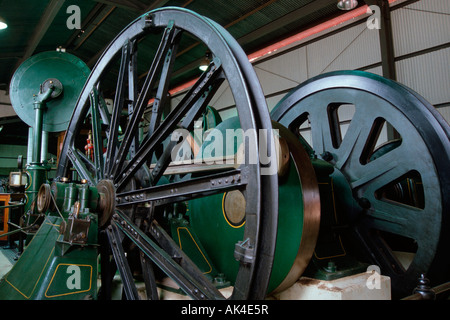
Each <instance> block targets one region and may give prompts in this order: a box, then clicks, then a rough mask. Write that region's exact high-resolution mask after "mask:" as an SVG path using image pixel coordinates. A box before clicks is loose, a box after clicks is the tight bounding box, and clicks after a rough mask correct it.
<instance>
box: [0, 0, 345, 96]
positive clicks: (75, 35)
mask: <svg viewBox="0 0 450 320" xmlns="http://www.w3.org/2000/svg"><path fill="white" fill-rule="evenodd" d="M57 1H58V0H40V1H32V0H3V1H0V16H1V17H3V18H5V19H6V20H7V21H8V23H9V28H8V29H6V30H3V31H1V32H0V89H1V88H3V89H6V88H7V87H8V84H9V81H10V79H11V77H12V74H13V72H14V70H15V68H16V67H17V66H18V65H17V64H18V63H20V61H21V60H23V59H24V58H27V57H24V56H23V54H24V52H25V50H26V47H27V45H29V42H30V40H31V37H32V35H33V33H36V32H42V30H39V29H38V28H39V22H40V19H41V17H42V16H43V15H44V14H45V12H46V9H47V7H48V6H49V5H51V4H54V3H55V2H57ZM335 2H336V1H335V0H315V1H313V0H266V1H262V0H246V1H242V0H229V1H222V0H209V1H200V0H156V1H155V0H145V1H137V0H127V1H125V0H97V1H93V0H70V1H64V3H63V5H62V6H61V9H60V10H59V11H58V13H57V14H56V16H55V17H54V19H53V20H52V21H51V23H50V24H49V26H48V29H47V30H45V32H43V34H42V38H41V39H40V41H39V42H38V43H37V44H36V43H35V45H36V48H35V50H34V51H33V54H36V53H38V52H41V51H47V50H55V49H56V48H57V47H59V46H62V47H65V48H66V49H67V51H68V52H70V53H73V54H75V55H76V56H78V57H80V58H81V59H82V60H84V61H85V62H86V63H88V65H90V66H91V67H92V66H93V65H94V63H95V62H96V59H98V57H99V56H100V53H101V52H102V51H103V50H104V48H105V47H106V46H107V45H108V44H109V42H110V41H111V40H112V39H113V38H114V37H115V36H116V35H117V34H118V33H119V32H120V31H121V30H122V29H123V28H124V27H126V26H127V25H128V24H129V23H130V22H131V21H133V20H134V19H135V18H137V17H139V16H140V15H141V14H142V13H144V12H145V11H146V9H148V8H152V7H158V6H181V7H186V8H187V9H190V10H193V11H195V12H197V13H199V14H201V15H204V16H207V17H209V18H211V19H212V20H214V21H216V22H217V23H219V24H220V25H222V26H225V27H226V28H227V29H228V31H229V32H230V33H231V34H232V35H233V36H234V37H235V38H237V39H244V40H245V41H242V42H241V45H242V47H243V48H244V50H245V51H246V52H248V53H250V52H251V51H252V50H255V49H257V48H260V47H262V46H264V45H267V44H270V43H272V42H275V41H277V40H279V39H280V38H282V37H283V36H286V35H288V34H290V33H292V32H296V31H297V32H298V31H300V29H301V28H304V27H305V26H307V25H310V24H312V23H314V21H315V20H317V19H323V18H326V17H327V16H329V15H333V14H335V13H336V12H337V11H338V10H337V8H336V5H335ZM70 5H77V6H78V7H79V8H80V9H81V10H80V11H81V21H83V22H85V24H86V25H84V26H83V30H84V33H82V32H81V31H80V30H70V29H68V28H67V26H66V21H67V18H68V17H69V13H67V12H66V9H67V7H68V6H70ZM304 6H314V7H313V8H315V10H313V11H314V12H315V11H317V12H315V13H313V14H308V15H306V16H303V15H302V11H298V17H296V19H294V20H293V21H291V20H292V19H291V20H289V21H287V22H286V23H284V22H283V18H284V17H286V16H287V15H289V14H290V13H291V12H293V11H296V10H301V9H300V8H303V7H304ZM322 7H325V9H323V10H322V9H321V8H322ZM280 21H281V23H280ZM272 25H273V28H272ZM269 27H270V28H269ZM261 28H263V29H261ZM269 29H270V30H269ZM258 30H263V31H262V32H258ZM268 30H269V31H268ZM246 35H250V36H249V37H248V38H245V36H246ZM243 37H244V38H243ZM191 45H192V40H191V41H185V42H182V43H181V44H180V50H184V49H186V48H188V47H189V46H191ZM140 50H142V51H145V52H146V53H148V54H151V53H152V52H153V51H154V50H155V49H152V48H142V49H140ZM205 50H206V48H205V47H204V46H200V45H197V46H193V47H192V48H191V49H190V50H185V52H184V54H183V56H182V57H179V59H178V60H177V64H176V66H175V68H176V69H179V70H183V71H182V72H181V71H180V74H179V79H178V81H186V80H187V79H189V78H190V77H193V76H195V72H196V70H195V69H196V68H192V70H190V71H189V70H185V69H187V68H186V65H189V64H190V63H193V62H194V61H196V60H199V59H201V58H202V57H203V56H204V54H205ZM145 68H146V66H144V67H143V69H142V70H140V71H139V72H141V73H142V72H145V71H144V70H145Z"/></svg>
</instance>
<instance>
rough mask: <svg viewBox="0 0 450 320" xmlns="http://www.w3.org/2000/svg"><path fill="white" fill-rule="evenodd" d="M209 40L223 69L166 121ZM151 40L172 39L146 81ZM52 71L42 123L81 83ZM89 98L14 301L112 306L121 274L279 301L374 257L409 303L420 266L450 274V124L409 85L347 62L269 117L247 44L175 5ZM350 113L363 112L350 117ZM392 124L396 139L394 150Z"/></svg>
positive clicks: (130, 281)
mask: <svg viewBox="0 0 450 320" xmlns="http://www.w3.org/2000/svg"><path fill="white" fill-rule="evenodd" d="M192 38H195V39H198V41H199V43H200V45H202V46H205V48H206V49H207V50H208V52H211V60H210V64H209V67H208V68H207V69H206V71H203V72H202V73H199V74H196V75H195V76H198V78H196V81H194V84H193V85H192V87H191V88H189V89H188V90H187V91H186V92H185V93H184V94H183V95H182V96H181V98H180V99H176V101H172V102H173V103H174V105H172V106H171V108H170V109H171V111H170V112H169V113H166V112H165V111H166V110H167V109H169V102H170V101H169V88H170V85H171V84H172V81H174V80H176V72H174V71H173V69H174V66H176V64H177V62H178V61H177V51H178V50H183V46H186V45H187V44H188V43H189V41H191V39H192ZM143 43H154V44H155V46H154V48H153V49H154V50H153V51H152V52H151V53H150V52H149V51H148V50H146V51H145V53H146V54H145V57H146V59H148V60H149V61H147V63H146V64H145V68H146V69H147V72H146V73H145V74H146V76H145V78H143V79H142V80H141V81H140V82H139V81H137V70H138V67H139V66H140V64H139V62H142V60H141V59H137V53H138V52H139V49H140V48H141V47H140V46H141V44H143ZM36 59H37V58H36ZM148 62H150V63H148ZM46 68H47V67H46ZM61 69H64V68H63V67H62V68H61ZM81 69H83V68H81ZM111 75H114V77H112V76H111ZM48 78H52V79H53V78H57V76H51V77H50V76H49V77H48ZM111 78H114V79H113V81H111ZM63 79H64V78H63ZM45 80H47V77H46V79H44V80H42V81H37V83H38V84H39V87H40V88H41V89H40V91H39V90H37V91H36V93H34V94H36V96H35V97H34V98H33V99H32V101H31V103H26V105H32V106H35V107H33V111H34V114H35V118H36V119H37V120H35V121H34V122H33V124H34V125H35V127H36V128H38V130H37V131H41V129H40V128H42V127H43V124H45V122H46V120H45V114H46V113H45V112H50V111H51V110H50V108H51V103H52V101H53V100H52V99H55V100H54V101H55V102H56V101H57V99H61V98H62V97H63V96H64V92H65V91H64V90H65V88H66V84H65V82H64V81H62V79H59V80H60V82H61V85H59V84H58V82H56V81H53V80H52V83H50V81H47V82H45V83H44V81H45ZM33 81H34V79H33ZM111 82H113V83H111ZM30 83H31V82H30ZM41 84H42V86H41ZM224 87H225V88H228V89H227V90H229V97H230V99H232V101H231V100H230V101H231V102H230V103H231V104H233V102H234V105H233V107H235V109H236V114H237V116H236V117H233V118H230V119H222V118H221V117H220V114H219V113H218V112H217V110H215V108H214V102H215V101H217V98H218V97H217V96H221V95H222V94H223V90H222V89H221V88H224ZM61 89H62V90H63V93H62V95H59V96H58V95H57V92H58V91H59V90H61ZM33 90H34V89H33ZM48 90H50V91H51V92H50V91H48ZM33 92H34V91H33ZM53 92H56V96H55V97H52V94H53ZM106 98H113V105H112V109H108V108H107V106H106V104H105V99H106ZM34 99H36V100H34ZM48 99H50V100H48ZM149 104H150V106H149ZM19 105H20V104H19ZM44 105H45V106H47V108H48V110H47V111H46V109H43V106H44ZM72 106H73V113H72V115H71V118H70V121H69V122H68V125H67V131H66V136H65V140H64V144H63V146H62V150H61V155H60V159H59V162H58V167H57V171H56V177H55V179H53V180H52V181H46V179H45V178H39V179H38V180H40V181H41V182H40V183H39V186H38V185H36V186H34V187H33V189H34V190H33V192H36V193H37V196H36V201H35V202H34V205H33V206H30V209H29V210H30V212H31V211H32V214H34V215H36V216H39V217H40V218H41V219H42V223H40V228H39V230H38V231H37V233H36V234H35V235H34V237H33V240H32V241H31V242H30V243H29V245H28V246H27V248H26V249H25V251H24V253H23V255H22V257H21V258H20V259H19V261H18V262H17V263H16V265H15V266H14V267H13V269H12V270H11V271H10V272H9V273H8V274H7V275H6V276H5V277H4V279H3V280H2V281H1V283H0V299H6V298H13V299H16V298H17V299H19V298H20V299H22V298H23V299H83V298H93V299H112V298H115V296H114V292H115V286H116V283H117V279H118V278H119V279H120V284H121V290H120V292H121V293H122V297H123V298H126V299H143V298H144V299H159V298H161V297H162V298H163V297H164V292H167V291H176V292H177V293H181V294H184V295H187V296H189V297H190V298H192V299H199V300H205V299H220V300H222V299H265V298H266V297H267V296H268V295H270V294H272V293H276V292H279V291H282V290H284V289H286V288H288V287H289V286H291V285H292V284H294V283H295V282H296V281H297V280H298V279H299V277H301V276H308V277H313V278H318V279H328V280H329V279H336V278H338V277H343V276H347V275H351V274H355V273H360V272H366V271H367V270H368V267H369V266H370V265H376V266H378V267H379V268H380V270H381V273H382V274H384V275H388V276H389V277H390V278H391V281H392V289H393V297H395V298H398V297H403V296H405V295H408V294H410V293H411V291H412V290H413V289H414V287H415V286H416V282H417V279H418V278H419V276H420V274H423V273H426V274H427V276H428V277H429V278H430V280H432V282H433V283H441V282H443V281H447V280H448V279H449V277H450V275H449V270H450V265H449V261H448V258H447V252H448V248H447V247H448V243H450V241H449V237H450V232H449V217H448V212H449V210H448V209H449V199H448V197H447V195H448V194H449V190H448V188H449V186H450V183H449V180H450V173H449V171H448V163H449V161H450V144H449V136H450V134H449V132H450V130H449V126H448V124H447V123H446V122H445V121H444V120H443V119H442V117H441V116H440V115H439V114H437V112H436V111H435V110H434V109H433V107H432V106H430V105H429V103H427V102H426V101H425V100H424V99H423V98H422V97H420V96H419V95H418V94H417V93H415V92H413V91H411V90H410V89H408V88H406V87H404V86H403V85H400V84H398V83H396V82H393V81H389V80H387V79H384V78H382V77H379V76H376V75H373V74H369V73H365V72H359V71H342V72H334V73H330V74H325V75H320V76H318V77H316V78H313V79H311V80H308V81H306V82H305V83H303V84H301V85H299V86H298V87H297V88H295V89H293V90H292V91H291V92H290V93H288V94H287V95H286V97H285V98H283V99H282V100H281V101H280V102H279V104H278V105H277V106H275V108H274V109H273V110H272V112H271V113H269V112H268V108H267V105H266V102H265V97H264V95H263V92H262V89H261V87H260V84H259V81H258V78H257V77H256V74H255V72H254V70H253V68H252V66H251V64H250V63H249V61H248V58H247V56H246V54H245V53H244V52H243V51H242V49H241V47H240V46H239V45H238V43H237V42H236V40H235V39H233V38H232V37H231V36H230V34H229V33H228V32H227V31H226V30H224V29H223V28H222V27H221V26H220V25H218V24H217V23H215V22H214V21H211V20H210V19H208V18H206V17H203V16H200V15H198V14H196V13H194V12H191V11H189V10H185V9H180V8H172V7H167V8H161V9H156V10H153V11H151V12H149V13H146V14H144V15H142V16H141V17H139V18H138V19H136V20H135V21H133V22H131V23H130V24H129V25H128V26H127V27H126V28H125V29H124V30H123V31H122V32H120V33H119V34H118V35H117V37H116V38H115V39H114V40H113V42H112V43H111V44H110V45H109V46H108V47H107V48H106V49H105V51H104V53H103V54H102V56H101V57H100V59H99V61H98V62H97V64H96V66H95V67H94V69H93V70H92V72H91V73H90V75H89V77H88V78H87V80H86V81H85V83H84V85H83V87H82V88H80V94H79V95H78V96H77V100H76V102H73V105H72ZM349 106H350V107H352V108H353V109H354V115H353V118H352V119H351V121H350V120H349V119H346V120H348V121H343V119H342V118H341V117H342V114H343V113H342V111H343V110H347V109H348V107H349ZM146 112H148V114H146ZM47 114H48V115H49V116H50V113H47ZM66 116H67V114H66ZM50 117H52V116H50ZM56 117H58V116H56ZM149 117H150V118H149ZM42 119H44V120H42ZM38 120H39V121H38ZM199 120H200V121H202V123H201V125H198V121H199ZM342 122H345V123H344V125H348V126H342ZM348 122H349V124H348ZM385 125H386V126H388V127H390V128H393V131H394V132H395V136H396V137H395V139H386V140H387V141H386V143H385V144H380V143H379V138H380V135H381V134H382V132H384V130H385V129H384V126H385ZM308 136H309V137H310V138H308ZM86 139H89V143H88V148H85V147H86ZM33 141H34V142H33V143H34V144H35V145H38V144H40V142H39V137H35V139H34V140H33ZM307 141H308V142H307ZM37 159H38V157H37V155H36V154H35V155H34V161H33V163H32V164H33V165H35V166H37V167H39V168H41V167H43V164H41V163H39V161H38V160H37ZM35 171H36V172H37V171H38V170H35ZM36 175H37V174H36ZM405 256H407V257H408V258H409V259H408V260H407V261H406V262H405V261H404V260H403V257H405ZM30 266H32V267H30ZM227 288H228V289H227ZM162 289H165V291H163V290H162Z"/></svg>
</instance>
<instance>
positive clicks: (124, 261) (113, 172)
mask: <svg viewBox="0 0 450 320" xmlns="http://www.w3.org/2000/svg"><path fill="white" fill-rule="evenodd" d="M226 34H227V32H226V31H225V30H224V29H223V28H221V27H219V26H217V25H215V24H212V23H211V22H210V21H209V20H207V19H205V18H203V17H202V16H200V15H198V14H195V13H193V12H191V11H188V10H184V9H178V8H163V9H158V10H154V11H151V12H149V13H147V14H145V15H143V16H142V17H140V18H139V19H136V20H135V21H133V22H132V23H131V24H130V25H129V26H128V27H127V28H125V29H124V30H123V31H122V32H121V33H120V34H119V35H118V36H117V37H116V38H115V39H114V41H113V42H112V43H111V44H110V45H109V47H108V48H107V49H106V50H105V52H104V53H103V55H102V57H101V58H100V60H99V61H98V62H97V64H96V65H95V67H94V69H93V71H92V73H91V75H90V77H89V79H88V81H87V82H86V84H85V86H84V89H83V91H82V93H81V95H80V97H79V99H78V102H77V106H76V108H75V111H74V113H73V115H72V118H71V121H70V123H69V127H68V130H67V134H66V137H65V141H64V145H63V149H62V152H61V154H62V155H61V158H60V162H59V165H58V171H57V175H58V176H59V177H65V176H69V175H70V174H71V173H72V172H75V173H76V175H77V176H78V178H79V179H81V178H82V179H86V180H87V182H88V183H89V184H91V185H93V186H97V187H98V189H99V190H100V192H101V193H107V194H108V196H104V197H103V199H110V200H109V203H102V208H103V209H104V210H103V209H102V210H103V214H102V216H101V217H100V224H101V227H102V230H103V231H102V234H103V235H104V236H102V235H101V237H100V238H103V239H104V242H103V243H102V245H101V248H102V250H103V253H102V290H101V292H102V295H101V297H104V298H109V296H108V295H109V294H110V291H111V289H110V288H111V281H112V276H113V274H114V272H113V271H114V268H115V266H117V269H118V270H119V272H120V275H121V278H122V282H123V284H124V293H125V296H126V298H128V299H137V298H139V295H138V292H137V289H136V286H135V281H136V278H135V277H134V275H136V274H139V275H140V277H141V279H142V278H143V279H144V282H145V287H146V289H147V290H146V291H147V297H152V298H157V294H156V285H155V276H154V272H153V267H154V266H157V267H158V268H159V269H161V270H162V271H163V272H164V273H165V274H166V275H168V276H169V277H170V278H171V279H172V280H174V281H175V283H176V284H177V285H178V286H179V287H180V288H181V289H182V290H183V291H184V292H185V293H186V294H187V295H189V296H190V297H191V298H194V299H223V298H224V297H223V295H222V294H221V293H220V292H219V291H218V290H217V288H216V287H215V286H214V284H213V283H212V282H211V281H210V279H208V278H207V277H206V276H205V275H203V273H202V272H201V271H200V270H199V268H198V267H197V266H196V265H195V264H194V263H193V262H192V261H191V259H190V258H189V257H188V256H187V255H186V254H185V253H184V252H183V251H182V250H180V248H179V246H178V244H177V243H176V242H175V241H174V240H173V239H172V238H171V237H170V236H169V233H170V230H168V228H167V215H166V214H167V212H168V211H170V210H172V209H173V208H174V207H180V206H182V204H183V203H184V202H185V201H187V200H190V199H194V198H201V197H204V196H210V195H212V194H216V193H223V192H225V191H232V190H241V191H242V192H243V194H244V195H245V200H246V204H247V205H246V207H245V215H246V227H245V231H244V233H243V237H242V239H241V241H245V242H246V243H247V244H248V246H247V247H246V248H243V250H244V251H245V261H244V258H242V260H241V261H240V263H239V270H238V273H237V279H236V283H235V286H234V290H233V293H232V295H231V298H234V299H261V298H263V297H264V295H265V293H266V291H267V286H268V282H269V276H270V270H271V268H272V261H273V254H274V243H275V241H274V239H275V236H276V223H277V210H276V208H277V199H278V197H277V192H278V189H277V177H276V175H261V164H260V162H259V161H256V163H244V164H242V165H240V166H239V167H236V168H235V167H233V168H225V169H223V168H220V170H216V169H212V168H210V169H209V172H208V174H207V175H204V176H202V177H201V178H198V179H190V176H191V172H190V170H191V167H189V166H185V167H184V168H183V171H182V172H180V171H177V172H174V171H173V170H172V171H171V162H172V160H173V159H172V151H173V150H174V148H175V147H177V145H178V143H179V140H175V139H174V137H175V134H177V129H179V128H182V129H184V130H187V131H192V130H193V128H194V121H195V120H197V119H198V118H199V117H201V115H202V113H203V112H204V111H205V109H206V107H207V106H208V104H209V103H210V102H211V101H212V100H213V98H214V96H215V93H216V91H217V90H218V88H219V87H220V86H221V85H222V84H224V83H226V82H228V85H229V87H230V90H231V93H232V95H233V97H234V100H235V104H236V109H237V113H238V116H239V122H240V126H241V127H242V128H243V129H244V130H247V131H248V132H252V133H251V134H252V135H254V137H253V138H254V139H255V141H257V135H258V130H260V129H264V130H268V131H269V132H271V122H270V117H269V114H268V112H267V106H266V105H265V102H264V96H263V93H262V90H261V88H260V87H259V83H258V82H257V81H256V82H255V81H251V80H253V79H255V78H256V75H255V74H254V71H253V69H252V68H251V67H248V65H249V62H248V60H245V61H244V60H243V59H242V57H243V56H245V55H244V54H240V55H237V54H236V52H239V51H242V49H240V47H239V46H238V45H237V42H236V41H235V40H233V39H231V38H230V37H228V36H225V35H226ZM192 38H194V39H198V40H199V41H200V42H201V43H202V44H203V45H204V46H205V47H206V48H207V49H208V50H209V51H210V52H211V53H212V57H213V58H212V60H211V63H210V65H209V67H208V69H207V70H206V71H204V72H203V73H202V74H201V75H200V77H199V78H198V80H197V81H196V82H195V83H194V85H193V86H192V88H191V89H190V90H189V91H188V92H187V93H186V94H185V95H184V97H183V98H182V99H181V101H180V102H179V103H178V104H177V105H176V106H174V107H173V108H172V110H170V112H169V113H167V114H165V117H163V110H164V109H165V108H167V105H168V103H169V101H168V99H167V96H168V92H169V87H170V83H171V79H172V78H173V76H174V72H173V70H174V66H175V65H176V64H177V57H176V56H177V55H176V53H177V51H178V50H182V49H183V48H184V47H185V46H186V45H187V44H189V41H191V39H192ZM148 43H152V44H153V46H152V47H153V48H152V50H151V54H149V51H148V50H147V51H144V52H143V53H142V54H141V52H140V49H141V45H143V44H147V45H148ZM138 54H139V57H138ZM139 63H143V64H144V65H146V66H147V68H148V69H147V70H148V72H147V73H146V77H145V81H144V82H143V84H142V85H141V84H138V81H137V73H136V72H137V71H136V70H137V69H138V68H139V66H140V65H139ZM114 68H116V69H114ZM111 70H113V71H111ZM114 70H115V72H116V74H117V76H115V72H114ZM110 92H114V94H113V95H112V96H108V94H109V93H110ZM107 97H111V98H113V108H112V110H108V108H107V106H106V104H105V103H104V98H107ZM151 99H152V100H151ZM150 100H151V101H153V102H152V108H151V117H150V119H148V115H146V114H145V113H144V111H145V109H146V107H147V103H148V101H150ZM142 124H144V128H143V129H142ZM139 132H141V133H142V134H141V136H139ZM88 133H90V135H91V136H90V138H91V139H90V143H91V144H92V146H91V147H90V148H86V150H88V149H89V150H91V151H90V152H88V153H86V152H85V146H86V138H87V136H88ZM171 138H173V139H171ZM267 139H268V140H269V143H270V142H271V140H273V137H272V136H271V135H269V136H268V138H267ZM266 143H267V141H266ZM272 145H273V141H272ZM248 152H249V153H251V154H255V155H259V146H258V145H257V144H253V145H250V146H249V150H248ZM271 161H275V160H274V158H272V160H271ZM170 172H172V173H170ZM237 176H239V177H240V178H239V179H236V177H237ZM219 180H220V181H225V180H226V181H230V182H229V183H222V184H219V183H216V182H218V181H219ZM269 194H270V196H267V195H269ZM105 201H106V200H103V202H105ZM105 208H107V209H105ZM263 222H264V223H263ZM109 248H111V251H112V254H113V256H114V261H109V258H108V257H109V251H108V250H109ZM103 264H104V265H103Z"/></svg>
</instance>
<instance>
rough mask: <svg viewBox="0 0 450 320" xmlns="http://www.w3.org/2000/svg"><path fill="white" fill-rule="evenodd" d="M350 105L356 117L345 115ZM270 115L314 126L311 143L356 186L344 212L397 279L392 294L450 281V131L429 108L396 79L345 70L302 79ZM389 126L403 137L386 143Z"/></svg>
mask: <svg viewBox="0 0 450 320" xmlns="http://www.w3.org/2000/svg"><path fill="white" fill-rule="evenodd" d="M348 106H351V108H353V110H354V113H353V116H352V118H351V121H350V122H349V121H348V120H349V119H348V118H347V119H340V116H341V117H343V114H345V112H344V113H342V112H341V111H342V110H345V108H348ZM271 116H272V118H273V119H274V120H275V121H279V122H280V123H281V124H283V125H285V126H287V127H289V128H290V130H291V131H292V132H296V133H297V134H301V133H302V132H306V131H305V130H304V126H305V125H306V126H308V125H307V123H309V124H310V136H311V144H312V148H313V149H314V150H315V152H316V154H317V155H318V156H319V157H321V158H322V159H324V160H326V161H328V162H329V163H330V164H332V165H333V166H334V168H335V170H337V171H338V172H340V173H342V175H343V176H345V179H346V180H347V187H348V188H349V189H351V191H352V199H348V201H343V202H344V203H346V205H347V207H346V209H345V210H343V212H341V213H340V214H341V215H342V217H344V218H345V221H347V223H348V225H349V226H350V231H349V234H350V239H351V240H350V242H351V243H353V244H357V245H356V246H354V247H355V252H358V254H361V255H362V256H363V257H364V259H365V260H366V261H368V262H369V263H372V264H376V265H378V266H379V267H380V268H381V272H382V273H383V274H385V275H388V276H390V277H391V281H392V288H393V296H394V297H401V296H405V295H409V294H411V292H412V290H413V289H414V287H415V286H416V285H417V279H418V278H419V276H420V274H421V273H425V274H426V275H427V277H429V278H430V279H431V281H432V283H433V284H439V283H442V282H444V281H446V280H448V279H449V277H450V273H449V270H450V264H449V260H448V258H447V257H446V256H447V253H446V252H448V244H449V243H450V242H449V237H450V232H449V231H450V229H449V227H450V225H449V223H450V221H449V219H450V217H449V214H448V213H449V204H450V199H449V197H448V196H447V195H448V194H449V186H450V185H449V180H450V172H449V170H448V161H449V160H450V144H449V128H448V124H447V123H446V122H445V121H444V120H443V118H442V117H441V116H440V115H439V114H438V112H437V111H436V110H435V109H434V108H433V106H432V105H430V104H429V103H427V102H426V101H425V99H424V98H422V97H420V96H419V95H418V94H417V93H415V92H413V91H412V90H410V89H408V88H406V87H405V86H403V85H400V84H398V83H396V82H394V81H390V80H387V79H384V78H382V77H380V76H377V75H374V74H370V73H365V72H359V71H339V72H333V73H330V74H325V75H320V76H318V77H315V78H313V79H311V80H309V81H307V82H305V83H304V84H301V85H300V86H299V87H297V88H296V89H294V90H292V92H290V93H289V94H288V95H287V96H286V97H285V98H283V100H282V101H280V103H279V104H278V105H277V106H276V107H275V108H274V110H273V111H272V113H271ZM343 120H347V121H343ZM342 122H344V126H343V125H342ZM348 122H349V123H348ZM385 124H388V125H389V126H391V127H392V128H394V132H396V133H395V138H396V139H391V140H389V139H388V141H387V143H385V144H383V145H379V142H380V141H381V140H379V138H380V134H383V132H384V130H385V129H383V126H384V125H385ZM302 125H303V126H302ZM336 193H337V195H336V197H339V190H338V191H336ZM405 257H408V258H407V259H404V258H405Z"/></svg>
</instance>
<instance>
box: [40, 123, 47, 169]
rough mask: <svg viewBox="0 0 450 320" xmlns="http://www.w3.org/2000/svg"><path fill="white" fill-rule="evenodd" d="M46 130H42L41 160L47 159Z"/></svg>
mask: <svg viewBox="0 0 450 320" xmlns="http://www.w3.org/2000/svg"><path fill="white" fill-rule="evenodd" d="M47 152H48V131H42V146H41V162H44V161H45V160H47Z"/></svg>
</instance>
